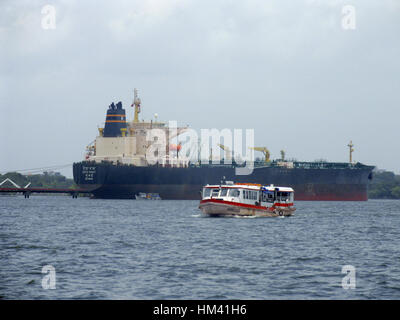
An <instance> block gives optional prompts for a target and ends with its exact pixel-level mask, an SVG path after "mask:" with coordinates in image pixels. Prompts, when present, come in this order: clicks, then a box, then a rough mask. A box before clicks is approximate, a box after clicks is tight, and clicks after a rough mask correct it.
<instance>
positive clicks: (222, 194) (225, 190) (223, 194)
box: [219, 188, 228, 197]
mask: <svg viewBox="0 0 400 320" xmlns="http://www.w3.org/2000/svg"><path fill="white" fill-rule="evenodd" d="M227 194H228V189H226V188H223V189H221V192H220V194H219V196H220V197H226V196H227Z"/></svg>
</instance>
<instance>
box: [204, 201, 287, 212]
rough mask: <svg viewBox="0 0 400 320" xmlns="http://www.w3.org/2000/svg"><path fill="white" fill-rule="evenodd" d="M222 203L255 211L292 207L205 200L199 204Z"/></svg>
mask: <svg viewBox="0 0 400 320" xmlns="http://www.w3.org/2000/svg"><path fill="white" fill-rule="evenodd" d="M210 202H211V203H223V204H228V205H231V206H237V207H244V208H250V209H257V210H265V211H268V210H270V211H272V210H274V209H275V207H290V206H293V203H279V204H278V203H276V204H275V205H274V206H272V207H263V206H256V205H252V204H246V203H240V202H231V201H225V200H218V199H207V200H201V201H200V203H210Z"/></svg>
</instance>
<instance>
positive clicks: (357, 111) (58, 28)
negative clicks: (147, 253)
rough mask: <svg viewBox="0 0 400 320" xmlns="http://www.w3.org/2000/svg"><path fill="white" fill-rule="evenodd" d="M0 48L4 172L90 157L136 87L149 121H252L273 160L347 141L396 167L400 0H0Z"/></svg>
mask: <svg viewBox="0 0 400 320" xmlns="http://www.w3.org/2000/svg"><path fill="white" fill-rule="evenodd" d="M45 5H52V6H54V8H55V10H56V11H55V13H56V20H55V29H44V28H43V26H42V22H43V21H42V20H43V18H44V17H45V14H43V13H42V8H43V7H44V6H45ZM344 5H352V6H354V9H355V14H356V16H355V17H356V20H355V29H344V28H343V25H342V20H343V18H344V14H343V13H342V8H343V6H344ZM46 21H48V20H46ZM0 49H1V50H0V98H1V103H0V116H1V117H0V134H1V139H0V152H1V156H0V172H1V173H4V171H9V170H15V169H18V170H19V169H28V168H37V167H46V166H52V165H63V164H72V163H73V162H75V161H80V160H82V159H83V155H84V150H85V146H86V145H87V144H88V143H90V142H91V141H93V140H94V139H95V137H96V135H97V127H98V126H102V125H103V123H104V120H105V112H106V109H107V107H108V105H109V104H110V103H111V102H113V101H115V102H118V101H122V103H123V106H124V107H125V108H126V109H127V113H128V117H130V119H132V118H133V114H132V108H130V104H131V102H132V100H133V88H135V87H136V88H138V89H139V94H140V97H141V99H142V113H141V117H144V118H145V119H151V118H152V117H153V115H154V113H158V119H159V120H176V121H178V125H186V124H189V125H190V126H191V127H192V128H194V129H196V130H200V129H201V128H218V129H223V128H231V129H234V128H241V129H247V128H253V129H254V130H255V142H256V145H259V146H267V147H268V148H269V149H270V151H271V157H272V158H278V157H279V156H280V154H279V151H280V150H281V149H284V150H285V151H286V155H287V157H289V158H296V159H298V160H304V161H313V160H315V159H321V158H323V159H326V160H328V161H341V162H345V161H348V148H347V144H348V142H349V141H350V140H352V141H353V143H354V144H355V147H354V148H355V152H354V155H353V157H354V160H355V161H360V162H362V163H365V164H371V165H376V166H377V167H378V168H381V169H387V170H391V171H395V172H397V173H400V142H399V138H400V133H399V124H400V119H399V118H400V1H398V0H374V1H372V0H371V1H369V0H358V1H357V0H348V1H339V0H337V1H334V0H325V1H323V0H320V1H318V0H273V1H272V0H271V1H267V0H246V1H239V0H231V1H220V0H212V1H205V0H201V1H200V0H197V1H195V0H171V1H163V0H141V1H122V0H121V1H120V0H113V1H50V0H47V1H31V0H30V1H11V0H10V1H4V0H3V1H1V2H0ZM62 172H63V173H64V174H66V175H68V176H70V177H71V176H72V170H71V169H67V170H63V171H62Z"/></svg>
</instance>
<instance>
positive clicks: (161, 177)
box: [73, 89, 374, 201]
mask: <svg viewBox="0 0 400 320" xmlns="http://www.w3.org/2000/svg"><path fill="white" fill-rule="evenodd" d="M132 106H133V107H134V119H133V121H127V120H126V113H125V109H124V108H123V107H122V103H121V102H119V103H117V104H116V105H114V103H112V104H111V105H110V106H109V108H108V110H107V116H106V121H105V126H104V128H99V135H98V136H97V137H96V140H95V141H94V142H93V143H92V144H90V145H89V146H88V147H87V153H86V156H85V160H84V161H82V162H78V163H74V165H73V175H74V180H75V183H76V184H77V185H78V186H79V187H80V188H84V189H87V190H89V191H91V192H92V194H93V196H94V197H95V198H114V199H134V198H135V195H137V194H139V193H140V192H145V193H158V194H159V195H160V197H161V198H162V199H188V200H189V199H193V200H200V199H201V196H200V190H201V188H202V186H204V185H206V184H220V183H221V182H222V181H223V180H230V181H235V182H241V183H245V182H246V183H259V184H263V185H270V184H274V185H284V186H288V187H291V188H293V189H294V190H295V192H296V200H312V201H313V200H337V201H344V200H350V201H365V200H368V195H367V188H368V180H369V179H372V170H373V169H374V166H368V165H364V164H361V163H353V161H352V159H351V157H352V152H353V148H352V147H353V145H352V143H350V144H349V148H350V161H349V162H346V163H333V162H325V161H319V162H299V161H289V160H285V159H284V155H283V154H282V156H281V158H280V159H279V160H273V161H270V159H269V152H268V150H267V149H266V148H253V149H255V150H258V151H262V152H263V153H264V155H265V159H262V160H259V161H253V162H252V168H253V169H252V171H251V173H250V174H247V175H238V174H237V169H238V168H241V167H244V166H248V165H249V164H248V163H247V164H246V163H241V164H239V163H238V162H235V158H234V157H233V158H230V159H228V157H227V159H226V160H228V161H226V160H224V159H222V160H220V161H219V162H218V163H215V161H211V160H208V159H207V161H200V159H197V161H193V160H191V159H188V158H186V157H185V156H184V155H180V153H179V152H180V147H181V146H180V145H177V144H171V143H170V139H172V138H176V137H177V136H178V135H180V134H182V133H184V132H185V131H186V130H187V127H183V128H174V130H171V129H170V127H168V126H166V123H163V122H158V121H157V119H155V121H150V122H145V121H139V113H140V107H141V101H140V99H139V98H138V97H137V91H136V89H135V98H134V102H133V104H132ZM153 129H155V130H153ZM149 131H152V132H154V131H156V132H161V133H164V134H163V135H162V136H163V137H164V139H165V141H164V144H162V142H161V141H160V140H162V139H159V140H158V139H157V137H154V136H151V135H149V134H148V133H149ZM156 145H157V147H155V146H156ZM162 145H165V146H164V147H163V148H165V150H163V151H165V152H159V151H160V146H162ZM220 146H221V147H222V148H224V146H222V145H220ZM149 150H152V152H151V154H152V155H153V154H154V156H155V157H157V161H150V158H149ZM225 151H227V148H226V150H225ZM158 153H159V154H158ZM282 153H283V152H282ZM226 154H227V155H229V154H230V153H229V152H227V153H226ZM152 160H153V159H152Z"/></svg>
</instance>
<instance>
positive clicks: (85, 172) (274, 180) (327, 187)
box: [73, 162, 373, 201]
mask: <svg viewBox="0 0 400 320" xmlns="http://www.w3.org/2000/svg"><path fill="white" fill-rule="evenodd" d="M372 169H373V167H370V166H365V167H362V168H359V169H286V168H276V167H260V168H257V167H256V168H255V169H254V170H253V173H252V174H250V175H235V169H234V168H232V167H229V166H202V167H187V168H171V167H161V166H160V167H158V166H149V167H136V166H128V165H113V164H109V163H93V162H92V163H90V162H79V163H75V164H74V166H73V174H74V180H75V183H76V184H77V185H78V186H79V187H80V188H82V189H86V190H88V191H91V192H92V193H93V195H94V197H95V198H110V199H132V198H134V195H135V194H138V193H139V192H146V193H158V194H159V195H160V197H161V198H162V199H165V200H169V199H170V200H200V199H201V196H200V190H201V189H202V187H203V186H204V185H206V184H219V183H221V180H223V179H224V177H225V179H226V180H232V181H235V182H246V183H260V184H263V185H270V184H274V185H285V186H288V187H292V188H293V189H294V191H295V197H296V201H297V200H308V201H366V200H368V195H367V191H368V181H369V178H370V176H371V171H372Z"/></svg>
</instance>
